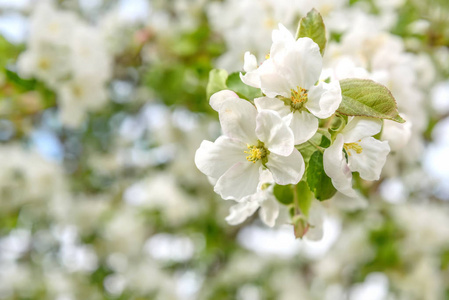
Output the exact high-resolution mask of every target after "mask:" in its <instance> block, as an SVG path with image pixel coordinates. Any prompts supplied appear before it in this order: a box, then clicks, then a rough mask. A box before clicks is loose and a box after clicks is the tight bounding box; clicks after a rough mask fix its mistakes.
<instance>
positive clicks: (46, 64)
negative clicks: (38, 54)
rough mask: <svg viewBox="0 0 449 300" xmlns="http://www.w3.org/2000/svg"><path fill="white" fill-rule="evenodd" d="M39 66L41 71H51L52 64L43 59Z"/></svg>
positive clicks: (40, 60)
mask: <svg viewBox="0 0 449 300" xmlns="http://www.w3.org/2000/svg"><path fill="white" fill-rule="evenodd" d="M37 65H38V67H39V69H41V70H48V69H50V66H51V63H50V61H49V60H48V59H46V58H43V57H42V58H41V59H39V62H38V64H37Z"/></svg>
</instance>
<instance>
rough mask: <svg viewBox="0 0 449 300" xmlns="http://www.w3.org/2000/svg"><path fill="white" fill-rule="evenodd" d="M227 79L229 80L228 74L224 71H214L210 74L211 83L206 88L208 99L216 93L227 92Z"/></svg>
mask: <svg viewBox="0 0 449 300" xmlns="http://www.w3.org/2000/svg"><path fill="white" fill-rule="evenodd" d="M226 79H228V72H226V70H222V69H213V70H211V71H210V72H209V82H208V83H207V87H206V94H207V99H209V98H210V96H212V95H213V94H214V93H216V92H219V91H222V90H226V89H227V88H228V87H227V86H226Z"/></svg>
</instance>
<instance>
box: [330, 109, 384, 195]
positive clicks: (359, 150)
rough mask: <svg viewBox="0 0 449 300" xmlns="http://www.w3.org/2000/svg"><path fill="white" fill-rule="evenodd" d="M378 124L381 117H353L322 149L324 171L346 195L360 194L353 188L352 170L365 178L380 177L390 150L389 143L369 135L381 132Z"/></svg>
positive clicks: (380, 124) (374, 178)
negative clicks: (327, 146)
mask: <svg viewBox="0 0 449 300" xmlns="http://www.w3.org/2000/svg"><path fill="white" fill-rule="evenodd" d="M381 126H382V123H381V121H380V120H376V119H369V118H360V117H355V118H353V119H352V120H351V121H349V123H348V124H347V125H346V127H345V128H344V129H343V130H342V131H341V133H339V134H337V136H336V137H335V141H334V142H333V144H332V145H331V146H330V147H329V148H327V149H326V150H325V151H324V156H323V160H324V171H325V172H326V174H327V175H328V176H329V177H330V178H331V179H332V184H333V185H334V187H335V188H336V189H337V190H338V191H340V192H341V193H343V194H345V195H346V196H349V197H353V198H358V197H359V195H358V194H357V192H356V191H355V190H354V189H353V188H352V172H359V173H360V177H361V178H363V179H365V180H378V179H379V177H380V172H381V171H382V167H383V166H384V164H385V161H386V159H387V155H388V153H389V152H390V146H389V145H388V142H386V141H379V140H376V139H375V138H373V137H372V136H373V135H375V134H377V133H379V132H380V130H381ZM343 149H344V151H345V152H343ZM345 154H346V155H347V156H346V155H345Z"/></svg>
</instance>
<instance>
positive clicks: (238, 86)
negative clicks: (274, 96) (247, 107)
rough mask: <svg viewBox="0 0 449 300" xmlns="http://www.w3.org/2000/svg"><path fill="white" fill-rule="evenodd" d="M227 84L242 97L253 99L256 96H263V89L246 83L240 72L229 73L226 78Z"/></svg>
mask: <svg viewBox="0 0 449 300" xmlns="http://www.w3.org/2000/svg"><path fill="white" fill-rule="evenodd" d="M226 85H227V86H228V88H229V89H230V90H232V91H234V92H236V93H237V95H239V97H240V98H243V99H247V100H253V99H254V98H258V97H262V91H261V90H260V89H256V88H254V87H252V86H249V85H246V84H244V83H243V82H242V80H241V79H240V74H239V73H238V72H235V73H232V74H230V75H229V77H228V79H227V80H226Z"/></svg>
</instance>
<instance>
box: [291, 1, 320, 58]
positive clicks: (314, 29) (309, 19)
mask: <svg viewBox="0 0 449 300" xmlns="http://www.w3.org/2000/svg"><path fill="white" fill-rule="evenodd" d="M302 37H308V38H311V39H312V40H313V41H314V42H315V43H317V44H318V46H320V52H321V55H323V53H324V48H326V27H325V26H324V22H323V18H322V17H321V14H320V13H319V12H318V11H317V10H316V9H312V10H311V11H309V12H308V13H307V15H306V16H305V17H303V18H301V20H300V21H299V25H298V30H297V31H296V39H299V38H302Z"/></svg>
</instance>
